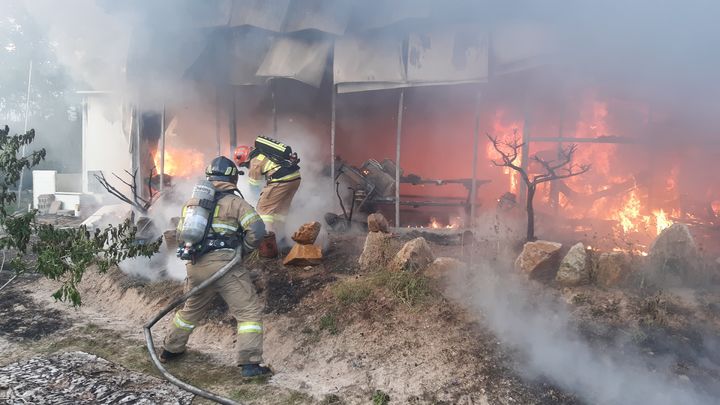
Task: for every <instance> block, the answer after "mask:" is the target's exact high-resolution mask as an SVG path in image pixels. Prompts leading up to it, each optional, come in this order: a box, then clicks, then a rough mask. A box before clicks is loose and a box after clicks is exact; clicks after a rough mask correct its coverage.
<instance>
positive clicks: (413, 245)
mask: <svg viewBox="0 0 720 405" xmlns="http://www.w3.org/2000/svg"><path fill="white" fill-rule="evenodd" d="M434 260H435V256H433V253H432V250H431V249H430V245H428V243H427V241H426V240H425V238H423V237H420V238H415V239H413V240H411V241H409V242H408V243H406V244H405V246H403V247H402V249H400V251H399V252H398V253H397V254H396V255H395V257H394V258H393V260H392V263H390V269H392V270H395V271H401V270H404V271H423V270H425V269H426V268H427V267H428V266H429V265H430V263H432V262H433V261H434Z"/></svg>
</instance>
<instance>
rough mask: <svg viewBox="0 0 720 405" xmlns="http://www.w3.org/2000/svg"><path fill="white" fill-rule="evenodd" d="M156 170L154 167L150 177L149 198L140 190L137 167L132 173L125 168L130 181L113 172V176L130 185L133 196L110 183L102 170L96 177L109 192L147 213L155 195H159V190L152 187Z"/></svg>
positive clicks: (148, 185) (148, 184)
mask: <svg viewBox="0 0 720 405" xmlns="http://www.w3.org/2000/svg"><path fill="white" fill-rule="evenodd" d="M154 171H155V167H153V168H152V171H151V172H150V177H149V178H148V183H147V187H148V193H149V198H147V199H146V198H143V197H142V192H141V191H140V190H138V186H137V172H138V171H137V169H135V171H134V172H133V173H130V172H129V171H127V170H125V173H126V174H127V175H128V176H129V177H130V181H129V182H128V181H125V180H123V179H122V178H121V177H120V176H118V175H117V174H115V173H113V174H112V175H113V176H115V178H117V179H118V180H120V181H121V182H122V183H123V184H125V185H126V186H128V188H129V189H130V192H131V193H132V197H129V196H127V195H125V194H124V193H122V192H121V191H120V190H118V189H117V188H115V187H114V186H113V185H112V184H110V182H109V181H108V180H107V179H106V178H105V174H103V173H102V172H100V174H99V175H97V174H96V175H95V178H96V179H97V181H98V182H99V183H100V185H101V186H103V188H104V189H105V190H107V192H108V193H110V194H112V195H114V196H115V197H117V198H118V199H120V200H121V201H123V202H125V203H127V204H130V205H132V206H133V207H135V208H137V209H138V210H139V211H140V212H141V213H143V214H146V213H147V211H148V209H149V208H150V206H151V205H152V203H153V202H154V200H155V197H157V192H156V191H155V190H154V189H153V187H152V178H153V173H154Z"/></svg>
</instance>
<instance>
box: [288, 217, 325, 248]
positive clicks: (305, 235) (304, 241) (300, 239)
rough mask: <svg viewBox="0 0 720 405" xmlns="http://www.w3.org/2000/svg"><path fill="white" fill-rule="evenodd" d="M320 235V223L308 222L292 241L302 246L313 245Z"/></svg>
mask: <svg viewBox="0 0 720 405" xmlns="http://www.w3.org/2000/svg"><path fill="white" fill-rule="evenodd" d="M319 234H320V222H317V221H315V222H308V223H307V224H304V225H302V226H301V227H300V229H298V230H297V231H296V232H295V233H294V234H293V236H292V240H294V241H295V242H297V243H299V244H301V245H312V244H313V243H315V240H316V239H317V237H318V235H319Z"/></svg>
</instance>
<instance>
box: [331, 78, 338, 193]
mask: <svg viewBox="0 0 720 405" xmlns="http://www.w3.org/2000/svg"><path fill="white" fill-rule="evenodd" d="M336 94H337V88H336V87H335V84H333V85H332V95H331V97H330V177H332V178H331V179H330V180H331V184H330V186H331V188H330V189H331V190H334V189H335V97H336Z"/></svg>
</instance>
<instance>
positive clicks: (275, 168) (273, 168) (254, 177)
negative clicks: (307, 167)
mask: <svg viewBox="0 0 720 405" xmlns="http://www.w3.org/2000/svg"><path fill="white" fill-rule="evenodd" d="M281 169H282V170H281ZM248 178H249V180H248V182H249V183H250V185H251V186H259V185H260V183H261V181H262V180H263V179H265V181H266V182H267V183H268V184H270V183H286V182H288V181H293V180H297V179H299V178H300V168H299V167H297V166H295V167H293V168H292V169H290V170H287V169H286V168H283V167H282V166H281V165H280V164H279V163H275V162H273V161H272V160H270V158H268V157H267V156H265V155H263V154H262V153H261V154H259V155H257V156H255V157H254V158H252V159H251V160H250V171H249V172H248Z"/></svg>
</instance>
